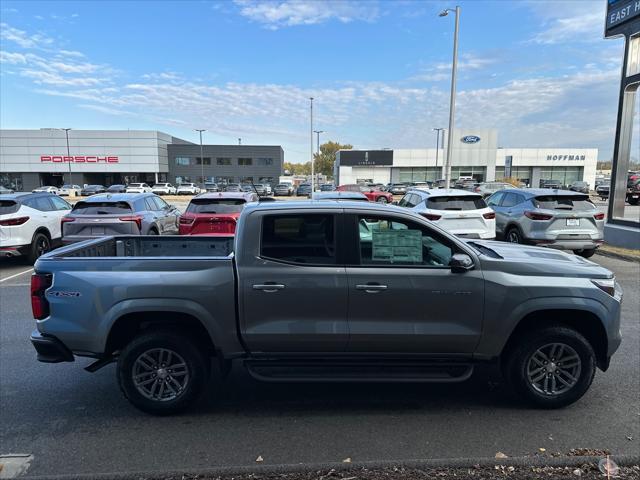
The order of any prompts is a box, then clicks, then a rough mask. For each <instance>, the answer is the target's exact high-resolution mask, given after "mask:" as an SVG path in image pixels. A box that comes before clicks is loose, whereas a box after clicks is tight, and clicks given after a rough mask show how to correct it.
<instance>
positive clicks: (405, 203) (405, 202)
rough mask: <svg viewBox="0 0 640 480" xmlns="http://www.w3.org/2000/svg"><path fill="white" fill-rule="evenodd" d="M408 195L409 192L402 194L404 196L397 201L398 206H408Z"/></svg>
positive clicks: (409, 195)
mask: <svg viewBox="0 0 640 480" xmlns="http://www.w3.org/2000/svg"><path fill="white" fill-rule="evenodd" d="M410 197H411V194H410V193H406V194H405V195H404V197H402V198H401V199H400V201H399V202H398V206H399V207H408V206H409V199H410Z"/></svg>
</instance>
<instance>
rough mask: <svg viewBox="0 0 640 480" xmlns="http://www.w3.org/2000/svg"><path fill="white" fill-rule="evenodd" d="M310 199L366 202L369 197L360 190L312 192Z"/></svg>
mask: <svg viewBox="0 0 640 480" xmlns="http://www.w3.org/2000/svg"><path fill="white" fill-rule="evenodd" d="M311 199H312V200H350V201H359V202H368V201H369V199H368V198H367V197H366V196H365V194H364V193H360V192H336V191H334V192H314V193H313V195H312V196H311Z"/></svg>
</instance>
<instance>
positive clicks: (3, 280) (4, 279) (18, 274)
mask: <svg viewBox="0 0 640 480" xmlns="http://www.w3.org/2000/svg"><path fill="white" fill-rule="evenodd" d="M32 271H33V268H30V269H29V270H25V271H24V272H20V273H16V274H14V275H11V276H9V277H7V278H3V279H0V283H2V282H6V281H7V280H11V279H12V278H16V277H19V276H20V275H24V274H25V273H29V272H32Z"/></svg>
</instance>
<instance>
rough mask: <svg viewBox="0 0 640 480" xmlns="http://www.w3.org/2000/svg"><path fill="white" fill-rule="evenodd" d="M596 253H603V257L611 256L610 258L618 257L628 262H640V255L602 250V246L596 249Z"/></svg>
mask: <svg viewBox="0 0 640 480" xmlns="http://www.w3.org/2000/svg"><path fill="white" fill-rule="evenodd" d="M596 255H602V256H603V257H609V258H616V259H618V260H625V261H627V262H636V263H640V257H634V256H631V255H624V254H622V253H616V252H610V251H608V250H602V248H598V249H597V250H596Z"/></svg>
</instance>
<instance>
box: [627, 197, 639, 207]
mask: <svg viewBox="0 0 640 480" xmlns="http://www.w3.org/2000/svg"><path fill="white" fill-rule="evenodd" d="M639 201H640V198H630V199H629V205H634V206H635V205H638V202H639Z"/></svg>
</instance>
